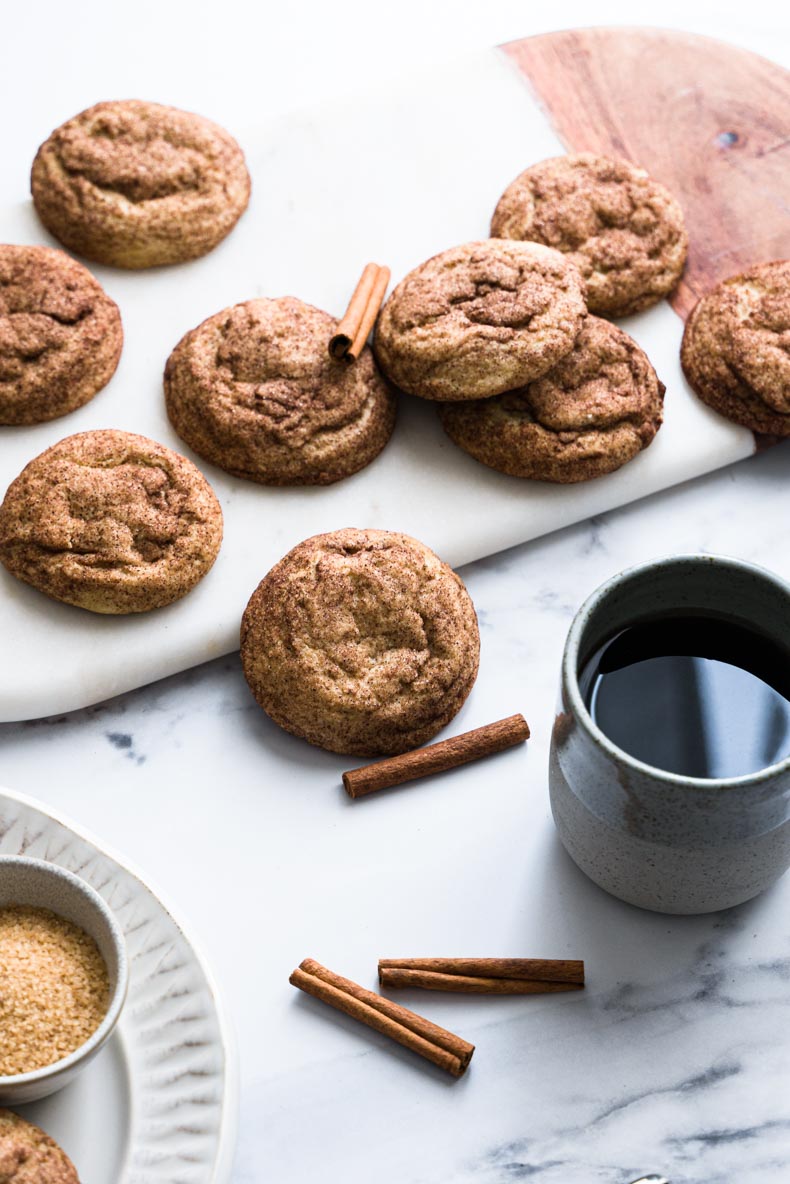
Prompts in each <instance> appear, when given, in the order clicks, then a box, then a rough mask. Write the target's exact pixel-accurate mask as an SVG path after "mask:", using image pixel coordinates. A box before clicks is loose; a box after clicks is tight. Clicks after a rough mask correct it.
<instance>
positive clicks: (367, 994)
mask: <svg viewBox="0 0 790 1184" xmlns="http://www.w3.org/2000/svg"><path fill="white" fill-rule="evenodd" d="M289 981H290V982H291V984H292V985H293V986H295V987H298V988H299V990H301V991H306V992H307V994H308V995H313V996H314V997H315V998H316V999H320V1000H321V1001H322V1002H324V1003H328V1004H329V1006H330V1007H334V1008H336V1009H337V1010H338V1011H342V1012H345V1014H346V1015H349V1016H351V1017H352V1019H355V1020H359V1022H360V1023H363V1024H366V1025H367V1026H368V1027H369V1028H373V1029H374V1030H375V1031H377V1032H381V1033H382V1034H383V1035H384V1036H389V1037H390V1038H391V1039H392V1040H395V1041H397V1043H398V1044H402V1045H403V1046H404V1047H405V1048H409V1049H411V1050H412V1052H416V1053H419V1055H420V1056H422V1057H425V1059H426V1060H428V1061H431V1062H432V1063H433V1064H434V1065H438V1067H439V1068H440V1069H445V1070H446V1071H447V1072H448V1073H450V1074H451V1075H452V1076H453V1077H461V1076H463V1074H464V1073H465V1072H466V1070H467V1068H468V1066H469V1062H470V1061H471V1059H472V1054H473V1053H474V1051H475V1047H474V1045H473V1044H470V1043H469V1042H468V1041H467V1040H464V1039H463V1038H462V1037H461V1036H456V1035H455V1033H453V1032H449V1031H447V1029H446V1028H440V1027H439V1026H438V1024H434V1023H431V1021H430V1020H427V1019H425V1018H424V1017H423V1016H421V1015H417V1013H416V1012H414V1011H409V1010H408V1008H406V1007H401V1006H400V1004H398V1003H393V1002H392V1000H391V999H386V998H385V997H384V996H383V995H377V994H376V993H375V991H368V990H367V989H366V988H365V987H361V986H359V985H358V984H357V983H354V982H352V981H351V980H350V979H347V978H343V977H342V976H341V975H339V974H335V972H334V971H332V970H328V969H327V968H326V967H325V966H322V965H321V964H320V962H316V961H315V960H314V959H313V958H306V959H305V960H304V962H302V963H301V965H300V966H299V967H298V968H297V969H296V970H295V971H294V972H293V974H292V975H291V977H290V980H289ZM379 981H380V982H381V985H382V986H386V987H390V988H395V987H421V988H423V989H425V990H428V991H460V992H464V993H472V992H474V993H477V994H483V995H536V994H546V993H549V992H554V991H578V990H581V989H582V987H583V986H584V963H583V962H579V961H572V960H562V959H545V958H382V959H381V960H380V961H379Z"/></svg>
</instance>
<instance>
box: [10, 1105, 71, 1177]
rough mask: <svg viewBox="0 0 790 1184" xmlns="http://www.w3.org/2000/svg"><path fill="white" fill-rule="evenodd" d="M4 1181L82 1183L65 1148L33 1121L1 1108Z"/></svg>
mask: <svg viewBox="0 0 790 1184" xmlns="http://www.w3.org/2000/svg"><path fill="white" fill-rule="evenodd" d="M0 1181H2V1184H79V1180H78V1178H77V1172H76V1170H75V1168H74V1165H73V1164H72V1162H71V1160H70V1159H69V1157H68V1156H67V1155H66V1152H65V1151H62V1150H61V1149H60V1147H59V1146H58V1145H57V1143H56V1142H55V1140H54V1139H51V1138H50V1137H49V1135H46V1134H44V1132H43V1131H42V1130H39V1128H38V1127H37V1126H33V1124H32V1122H27V1121H26V1120H25V1119H24V1118H21V1117H20V1116H19V1115H18V1114H12V1113H11V1111H10V1110H0Z"/></svg>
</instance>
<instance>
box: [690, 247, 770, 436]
mask: <svg viewBox="0 0 790 1184" xmlns="http://www.w3.org/2000/svg"><path fill="white" fill-rule="evenodd" d="M680 360H681V363H682V365H683V372H684V374H685V375H686V378H687V379H688V380H689V382H690V383H691V385H692V387H693V388H694V390H695V391H696V392H697V394H698V395H699V397H700V398H701V399H702V401H703V402H704V403H707V404H708V405H709V406H710V407H713V408H714V410H715V411H718V412H719V413H720V414H721V415H725V416H726V417H727V419H731V420H733V421H734V422H735V423H739V424H742V425H743V426H744V427H747V428H751V430H752V431H753V432H765V433H767V434H769V435H776V436H790V260H787V259H780V260H777V261H775V262H773V263H762V264H760V265H759V266H757V267H752V268H750V269H749V270H748V271H745V272H743V274H742V275H735V276H732V277H731V278H730V279H726V280H724V281H723V282H722V283H720V284H718V285H717V286H716V287H715V288H714V289H713V290H712V291H711V292H708V293H707V295H705V296H703V297H702V299H701V300H699V301H698V302H697V304H696V305H695V307H694V309H693V311H692V313H691V316H690V317H689V319H688V321H687V322H686V329H685V332H684V334H683V344H682V346H681V352H680Z"/></svg>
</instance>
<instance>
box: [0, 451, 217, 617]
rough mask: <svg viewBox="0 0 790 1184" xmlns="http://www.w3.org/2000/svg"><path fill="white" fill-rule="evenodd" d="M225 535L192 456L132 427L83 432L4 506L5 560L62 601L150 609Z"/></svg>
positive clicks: (21, 479) (196, 570)
mask: <svg viewBox="0 0 790 1184" xmlns="http://www.w3.org/2000/svg"><path fill="white" fill-rule="evenodd" d="M221 541H222V511H221V510H220V507H219V503H218V501H217V499H216V497H215V496H214V492H213V490H212V489H211V486H210V485H209V483H208V482H207V481H206V479H205V477H204V476H203V474H202V473H201V472H200V471H199V470H198V469H196V468H195V466H194V465H193V464H192V462H191V461H188V460H186V459H185V457H183V456H179V454H178V453H177V452H172V451H171V450H170V449H169V448H165V447H164V445H162V444H157V443H156V442H155V441H154V440H147V439H146V438H145V437H144V436H136V435H133V434H132V433H131V432H120V431H109V430H108V431H95V432H80V433H79V434H78V435H76V436H68V437H67V438H66V439H65V440H61V441H60V443H58V444H55V445H54V446H53V447H52V448H48V449H47V450H46V452H42V453H41V455H40V456H37V457H36V458H35V460H32V461H31V462H30V464H28V465H27V466H26V467H25V468H24V469H23V470H22V472H21V473H20V475H19V476H18V477H17V478H16V480H15V481H13V482H12V484H11V485H10V487H9V489H8V492H7V493H6V496H5V500H4V501H3V504H2V506H0V562H2V563H3V565H4V566H5V567H6V568H7V569H8V571H10V572H11V574H12V575H15V576H17V577H18V578H19V579H20V580H24V581H25V583H27V584H32V585H33V587H35V588H38V589H39V590H40V591H41V592H45V593H46V594H47V595H48V596H52V597H54V599H55V600H62V601H65V602H66V603H67V604H75V605H78V606H79V607H80V608H87V609H90V610H91V611H93V612H97V613H132V612H145V611H147V610H148V609H152V608H160V607H161V606H162V605H165V604H170V603H171V602H172V601H174V600H178V599H179V598H180V597H182V596H185V595H186V593H187V592H189V591H190V590H191V589H192V588H193V587H194V586H195V584H197V583H198V581H199V580H200V579H202V578H203V576H204V575H205V574H206V572H207V571H208V570H209V568H210V567H211V565H212V564H213V562H214V560H215V559H216V557H217V552H218V551H219V547H220V543H221Z"/></svg>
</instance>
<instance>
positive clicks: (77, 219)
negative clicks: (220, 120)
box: [31, 99, 250, 268]
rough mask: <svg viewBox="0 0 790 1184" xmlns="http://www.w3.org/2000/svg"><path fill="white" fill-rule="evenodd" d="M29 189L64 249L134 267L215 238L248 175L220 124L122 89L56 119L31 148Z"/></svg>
mask: <svg viewBox="0 0 790 1184" xmlns="http://www.w3.org/2000/svg"><path fill="white" fill-rule="evenodd" d="M31 189H32V193H33V201H34V203H35V206H36V210H37V211H38V215H39V217H40V218H41V221H42V222H43V223H44V225H45V226H46V228H47V230H49V231H50V232H51V233H52V234H54V236H55V238H57V239H59V240H60V241H61V242H62V243H64V244H65V246H67V247H68V248H69V250H71V251H76V252H77V254H79V255H84V256H85V257H86V258H88V259H95V260H97V261H98V262H100V263H109V264H112V265H113V266H115V267H130V268H138V267H155V266H156V265H158V264H162V263H181V262H183V261H184V260H186V259H196V258H197V257H198V256H200V255H205V254H206V252H207V251H211V250H212V249H213V248H214V247H216V245H217V243H219V242H220V241H221V240H222V239H223V238H224V237H225V235H226V234H228V233H229V231H231V230H232V229H233V227H234V226H235V225H236V222H237V221H238V219H239V218H240V216H241V215H242V213H243V212H244V210H245V209H246V208H247V203H248V201H249V197H250V178H249V173H248V172H247V166H246V165H245V163H244V156H243V154H242V151H241V149H240V148H239V146H238V144H237V143H236V141H235V140H234V139H233V137H232V136H230V135H229V134H228V132H226V131H225V130H224V129H223V128H221V127H218V126H217V125H216V124H215V123H212V122H211V121H210V120H208V119H204V118H203V117H202V116H201V115H193V114H191V113H190V112H187V111H179V110H177V109H176V108H175V107H163V106H161V105H160V104H159V103H146V102H142V101H140V100H138V99H127V100H123V101H119V102H109V103H97V104H96V106H95V107H89V108H88V110H87V111H83V112H81V114H79V115H76V116H75V117H74V118H73V119H70V120H69V121H68V123H64V124H63V125H62V126H61V127H59V128H57V129H56V130H55V131H54V132H53V133H52V135H51V136H50V137H49V139H47V140H46V141H45V142H44V143H43V144H42V145H41V147H40V148H39V150H38V153H37V155H36V159H35V161H34V162H33V171H32V175H31Z"/></svg>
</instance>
